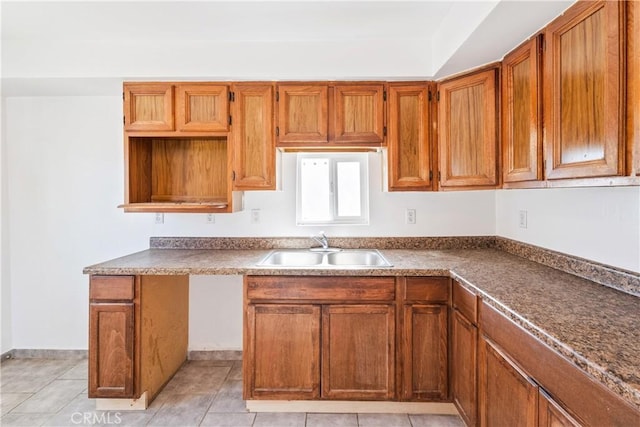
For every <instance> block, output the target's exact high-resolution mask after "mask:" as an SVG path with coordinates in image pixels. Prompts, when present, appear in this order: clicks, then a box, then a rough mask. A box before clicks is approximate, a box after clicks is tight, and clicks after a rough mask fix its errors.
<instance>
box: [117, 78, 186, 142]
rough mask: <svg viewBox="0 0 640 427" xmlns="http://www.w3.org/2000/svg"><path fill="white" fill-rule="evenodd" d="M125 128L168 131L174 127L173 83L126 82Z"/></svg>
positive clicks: (130, 129) (124, 87) (129, 129)
mask: <svg viewBox="0 0 640 427" xmlns="http://www.w3.org/2000/svg"><path fill="white" fill-rule="evenodd" d="M123 90H124V129H125V130H128V131H163V130H164V131H167V130H173V129H174V122H173V114H174V113H173V85H172V84H170V83H124V85H123Z"/></svg>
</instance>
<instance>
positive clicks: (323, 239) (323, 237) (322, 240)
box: [311, 231, 329, 249]
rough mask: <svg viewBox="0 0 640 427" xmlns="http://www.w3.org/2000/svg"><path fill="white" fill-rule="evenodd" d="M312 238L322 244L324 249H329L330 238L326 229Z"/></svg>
mask: <svg viewBox="0 0 640 427" xmlns="http://www.w3.org/2000/svg"><path fill="white" fill-rule="evenodd" d="M311 239H313V240H315V241H316V242H318V243H319V244H320V246H322V249H329V240H328V239H327V236H326V235H325V234H324V231H321V232H320V233H318V235H317V236H311Z"/></svg>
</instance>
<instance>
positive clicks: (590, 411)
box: [89, 275, 640, 427]
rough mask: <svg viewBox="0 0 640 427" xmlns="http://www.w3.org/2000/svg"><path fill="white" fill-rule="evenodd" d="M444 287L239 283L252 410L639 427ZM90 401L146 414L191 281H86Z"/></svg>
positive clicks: (173, 346) (382, 282)
mask: <svg viewBox="0 0 640 427" xmlns="http://www.w3.org/2000/svg"><path fill="white" fill-rule="evenodd" d="M476 292H478V291H477V290H476V289H475V288H473V287H472V286H467V285H463V284H462V283H460V282H458V281H456V280H452V279H450V278H448V277H394V276H384V277H378V276H361V277H358V276H245V277H244V285H243V305H244V307H243V327H244V329H243V331H244V332H243V372H242V378H243V398H244V399H245V400H246V403H247V409H248V410H250V411H280V412H286V411H289V412H291V411H292V412H354V411H356V412H380V411H383V412H403V413H440V414H452V413H453V414H455V413H458V414H460V415H461V417H462V419H463V421H464V423H465V424H466V425H468V426H487V427H492V426H499V425H508V426H510V427H511V426H620V427H627V426H632V425H633V426H636V425H638V426H640V410H638V408H637V407H636V406H635V405H632V404H631V403H630V402H628V401H627V400H625V399H623V398H622V397H621V396H620V395H618V394H616V393H614V392H613V391H612V390H610V389H608V388H607V387H605V386H604V385H603V384H602V383H601V382H599V381H598V380H597V379H595V378H594V377H592V376H591V375H589V374H587V373H585V372H584V371H583V370H581V369H579V368H578V367H577V366H576V365H575V364H574V363H573V362H571V361H570V360H569V359H567V358H566V357H565V356H562V355H561V354H560V353H558V352H557V351H555V350H554V349H552V348H551V347H549V346H548V345H547V344H545V343H544V342H542V341H540V340H539V339H538V338H536V337H535V336H534V335H532V334H531V333H530V332H528V331H526V330H525V329H523V328H522V327H521V326H520V325H518V324H516V323H515V322H514V321H513V320H511V319H509V318H508V317H506V316H505V315H504V314H503V313H501V312H500V311H498V310H497V309H496V308H494V307H493V306H492V305H491V304H490V303H489V302H487V301H485V300H483V298H482V297H480V296H479V295H477V293H476ZM89 299H90V301H89V397H91V398H96V399H97V407H98V409H113V410H125V409H145V408H146V407H147V406H148V404H150V403H151V401H153V399H154V398H155V397H156V396H157V394H158V393H159V392H160V391H161V390H162V388H163V387H164V386H165V385H166V384H167V382H168V381H169V380H170V379H171V378H172V377H173V375H174V374H175V373H176V372H177V370H178V369H179V368H180V367H181V366H182V364H183V363H184V362H185V361H186V360H187V345H188V329H189V328H188V326H189V325H188V317H189V279H188V276H153V275H150V276H145V275H139V276H138V275H136V276H133V275H129V276H117V275H114V276H100V275H93V276H91V279H90V292H89Z"/></svg>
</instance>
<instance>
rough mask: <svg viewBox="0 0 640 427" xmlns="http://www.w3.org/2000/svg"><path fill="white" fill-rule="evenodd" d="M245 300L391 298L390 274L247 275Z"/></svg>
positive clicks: (391, 280) (393, 283) (393, 281)
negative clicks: (344, 275) (367, 275)
mask: <svg viewBox="0 0 640 427" xmlns="http://www.w3.org/2000/svg"><path fill="white" fill-rule="evenodd" d="M245 280H246V285H247V287H246V292H247V294H246V295H247V298H248V299H249V300H319V301H392V300H394V299H395V279H394V278H393V277H331V276H326V277H325V276H322V277H320V276H312V277H300V276H247V277H246V279H245Z"/></svg>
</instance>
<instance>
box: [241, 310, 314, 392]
mask: <svg viewBox="0 0 640 427" xmlns="http://www.w3.org/2000/svg"><path fill="white" fill-rule="evenodd" d="M247 320H248V322H247V323H248V325H247V328H246V329H245V331H246V332H245V333H246V334H247V336H246V347H245V354H246V357H248V359H249V360H248V363H245V367H248V370H247V369H245V375H248V376H249V378H248V380H249V384H248V388H249V390H248V391H249V395H248V396H246V398H249V399H317V398H319V397H320V307H319V306H315V305H277V304H263V305H249V306H248V309H247Z"/></svg>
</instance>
